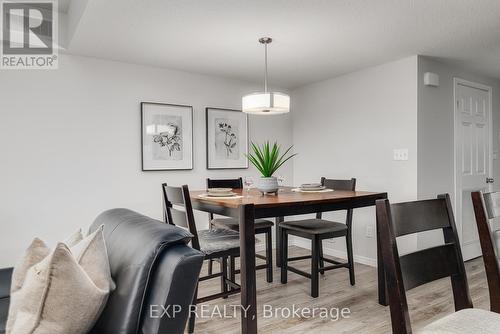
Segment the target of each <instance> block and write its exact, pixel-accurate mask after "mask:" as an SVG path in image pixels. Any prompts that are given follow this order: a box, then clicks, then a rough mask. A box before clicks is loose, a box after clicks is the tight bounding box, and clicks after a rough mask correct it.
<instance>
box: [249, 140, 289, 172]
mask: <svg viewBox="0 0 500 334" xmlns="http://www.w3.org/2000/svg"><path fill="white" fill-rule="evenodd" d="M292 147H293V146H290V147H289V148H288V149H287V150H286V151H285V153H283V154H280V153H281V152H280V151H281V147H280V145H278V144H277V143H276V142H274V144H273V145H272V146H271V145H270V144H269V141H267V142H265V143H264V144H262V146H259V145H257V144H254V143H253V142H252V150H253V153H250V154H247V155H246V157H247V158H248V160H249V161H250V162H251V163H252V164H253V165H254V166H255V168H257V169H258V170H259V171H260V173H261V174H262V176H263V177H271V176H273V174H274V173H275V172H276V171H277V170H278V168H280V167H281V166H282V165H283V164H284V163H285V162H287V161H288V160H290V159H291V158H293V157H294V156H296V155H297V154H296V153H295V154H291V155H289V156H288V157H287V156H286V155H287V154H288V152H290V150H291V149H292Z"/></svg>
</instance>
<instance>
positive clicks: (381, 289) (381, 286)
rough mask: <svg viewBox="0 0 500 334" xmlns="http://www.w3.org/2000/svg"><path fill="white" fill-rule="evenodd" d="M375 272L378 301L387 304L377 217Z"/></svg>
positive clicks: (383, 304)
mask: <svg viewBox="0 0 500 334" xmlns="http://www.w3.org/2000/svg"><path fill="white" fill-rule="evenodd" d="M377 273H378V303H379V304H380V305H382V306H387V305H388V304H387V287H386V281H385V271H384V262H383V260H382V250H381V248H380V228H379V221H378V217H377Z"/></svg>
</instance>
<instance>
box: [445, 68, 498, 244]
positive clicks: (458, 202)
mask: <svg viewBox="0 0 500 334" xmlns="http://www.w3.org/2000/svg"><path fill="white" fill-rule="evenodd" d="M459 84H460V85H463V86H468V87H471V88H476V89H481V90H484V91H486V92H488V100H489V102H488V104H489V109H490V110H489V115H488V123H489V128H488V141H489V147H488V155H489V166H488V168H489V175H488V176H487V177H492V173H493V105H492V103H493V89H492V87H491V86H487V85H484V84H480V83H477V82H473V81H469V80H465V79H462V78H458V77H453V123H454V128H453V167H454V181H455V189H454V191H455V196H454V197H455V198H454V202H455V221H456V222H457V230H458V237H459V239H460V246H461V248H462V249H463V248H464V246H466V245H469V244H471V243H473V242H475V240H473V241H469V242H467V243H466V244H464V243H463V224H462V177H461V175H460V173H459V172H458V168H459V164H458V161H457V159H458V150H459V148H460V144H459V143H460V140H459V139H460V138H458V133H459V131H458V130H459V126H460V124H458V123H459V118H458V117H457V113H458V107H457V86H458V85H459ZM489 187H490V188H491V185H489ZM478 240H479V239H478Z"/></svg>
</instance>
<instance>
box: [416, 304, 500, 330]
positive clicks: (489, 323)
mask: <svg viewBox="0 0 500 334" xmlns="http://www.w3.org/2000/svg"><path fill="white" fill-rule="evenodd" d="M499 331H500V314H498V313H494V312H490V311H485V310H481V309H477V308H476V309H472V308H468V309H464V310H460V311H458V312H455V313H452V314H449V315H447V316H445V317H444V318H441V319H439V320H437V321H434V322H432V323H430V324H429V325H427V326H425V327H424V328H423V329H422V330H421V331H419V332H418V333H419V334H472V333H481V334H494V333H495V334H496V333H498V332H499Z"/></svg>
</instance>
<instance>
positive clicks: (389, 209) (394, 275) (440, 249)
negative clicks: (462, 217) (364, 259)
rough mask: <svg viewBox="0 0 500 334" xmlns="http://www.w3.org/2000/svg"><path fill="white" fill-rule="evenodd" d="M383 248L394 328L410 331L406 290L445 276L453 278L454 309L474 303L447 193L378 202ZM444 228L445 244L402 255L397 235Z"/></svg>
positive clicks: (467, 306)
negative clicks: (402, 200) (393, 201)
mask: <svg viewBox="0 0 500 334" xmlns="http://www.w3.org/2000/svg"><path fill="white" fill-rule="evenodd" d="M376 206H377V221H378V228H379V231H378V233H379V235H380V249H381V254H382V259H383V263H384V269H385V273H386V280H387V286H389V287H391V289H389V290H388V295H389V304H390V310H391V320H392V330H393V332H394V333H402V334H409V333H411V332H412V331H411V324H410V316H409V313H408V304H407V300H406V291H407V290H409V289H412V288H414V287H417V286H420V285H422V284H425V283H429V282H432V281H435V280H437V279H440V278H444V277H448V276H449V277H451V283H452V288H453V297H454V301H455V310H456V311H458V310H461V309H464V308H471V307H472V302H471V298H470V294H469V287H468V284H467V276H466V274H465V266H464V262H463V258H462V252H461V250H460V242H459V240H458V234H457V229H456V226H455V220H454V218H453V211H452V208H451V202H450V197H449V195H448V194H445V195H439V196H438V198H437V199H433V200H422V201H415V202H406V203H397V204H392V205H391V204H390V203H389V201H388V200H387V199H385V200H378V201H377V204H376ZM435 229H442V231H443V236H444V244H443V245H439V246H435V247H431V248H427V249H423V250H419V251H416V252H413V253H409V254H406V255H403V256H401V257H400V256H399V253H398V247H397V243H396V238H397V237H400V236H403V235H408V234H413V233H418V232H424V231H430V230H435Z"/></svg>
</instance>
